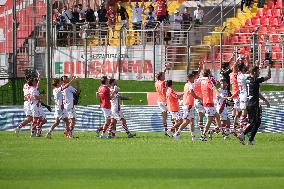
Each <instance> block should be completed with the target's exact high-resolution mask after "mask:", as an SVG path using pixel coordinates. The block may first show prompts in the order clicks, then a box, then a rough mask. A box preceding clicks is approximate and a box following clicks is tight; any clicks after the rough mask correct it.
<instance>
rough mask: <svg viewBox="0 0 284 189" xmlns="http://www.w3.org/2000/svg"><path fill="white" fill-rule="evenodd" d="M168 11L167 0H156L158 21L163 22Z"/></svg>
mask: <svg viewBox="0 0 284 189" xmlns="http://www.w3.org/2000/svg"><path fill="white" fill-rule="evenodd" d="M166 12H167V4H166V1H165V0H157V1H156V15H157V21H158V22H163V21H164V20H165V19H166V14H167V13H166Z"/></svg>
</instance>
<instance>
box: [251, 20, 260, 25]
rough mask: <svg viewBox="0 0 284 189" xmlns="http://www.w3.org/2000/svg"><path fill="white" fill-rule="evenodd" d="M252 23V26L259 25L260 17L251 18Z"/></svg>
mask: <svg viewBox="0 0 284 189" xmlns="http://www.w3.org/2000/svg"><path fill="white" fill-rule="evenodd" d="M252 23H253V25H254V26H261V24H260V18H255V19H253V20H252Z"/></svg>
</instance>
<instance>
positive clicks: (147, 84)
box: [0, 79, 284, 105]
mask: <svg viewBox="0 0 284 189" xmlns="http://www.w3.org/2000/svg"><path fill="white" fill-rule="evenodd" d="M23 84H24V81H23V80H22V79H17V80H16V81H15V82H14V87H13V83H12V82H11V81H10V82H9V83H7V84H6V85H4V86H2V87H0V105H12V104H17V105H22V104H23V93H22V88H23ZM118 85H119V87H120V89H121V92H154V91H155V88H154V83H153V81H126V80H124V81H118ZM80 87H81V90H82V93H81V98H80V101H79V104H80V105H91V104H99V102H98V99H97V98H96V92H97V90H98V87H99V80H94V79H82V80H81V82H80ZM183 87H184V83H183V82H175V83H174V89H175V90H176V91H183ZM13 89H14V90H13ZM40 90H41V91H42V94H43V99H44V100H45V99H46V80H45V79H42V80H41V84H40ZM261 90H262V91H284V86H274V85H262V86H261ZM13 94H16V95H15V101H13ZM123 95H127V96H131V97H132V98H133V99H132V100H127V101H126V100H125V101H123V104H129V105H146V104H147V95H146V94H123ZM140 100H142V102H140Z"/></svg>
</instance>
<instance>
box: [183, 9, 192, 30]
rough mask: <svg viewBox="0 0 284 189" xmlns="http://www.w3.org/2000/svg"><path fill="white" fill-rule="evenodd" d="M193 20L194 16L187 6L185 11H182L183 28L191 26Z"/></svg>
mask: <svg viewBox="0 0 284 189" xmlns="http://www.w3.org/2000/svg"><path fill="white" fill-rule="evenodd" d="M191 22H192V18H191V16H190V14H189V8H188V7H185V8H184V11H183V13H182V30H183V31H185V30H187V29H188V28H189V26H190V24H191Z"/></svg>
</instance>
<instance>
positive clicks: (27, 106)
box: [15, 75, 33, 136]
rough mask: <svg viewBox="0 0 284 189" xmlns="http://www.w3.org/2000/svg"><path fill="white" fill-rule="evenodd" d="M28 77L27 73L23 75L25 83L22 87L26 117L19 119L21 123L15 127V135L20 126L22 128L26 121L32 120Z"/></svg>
mask: <svg viewBox="0 0 284 189" xmlns="http://www.w3.org/2000/svg"><path fill="white" fill-rule="evenodd" d="M30 79H31V77H30V76H29V75H27V76H26V77H25V80H26V83H25V84H24V87H23V93H24V112H25V115H26V118H25V120H23V121H21V123H20V124H19V125H18V126H17V127H16V129H15V133H16V134H17V136H18V135H19V132H20V130H21V128H23V127H24V126H26V125H27V124H28V123H30V122H31V121H32V120H33V117H32V112H31V104H30V102H29V89H30V86H29V84H28V82H29V80H30Z"/></svg>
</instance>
